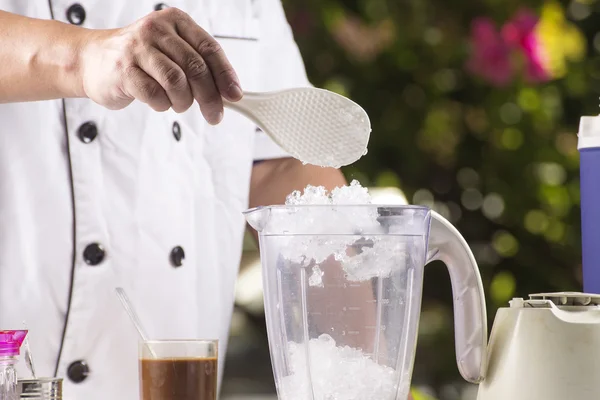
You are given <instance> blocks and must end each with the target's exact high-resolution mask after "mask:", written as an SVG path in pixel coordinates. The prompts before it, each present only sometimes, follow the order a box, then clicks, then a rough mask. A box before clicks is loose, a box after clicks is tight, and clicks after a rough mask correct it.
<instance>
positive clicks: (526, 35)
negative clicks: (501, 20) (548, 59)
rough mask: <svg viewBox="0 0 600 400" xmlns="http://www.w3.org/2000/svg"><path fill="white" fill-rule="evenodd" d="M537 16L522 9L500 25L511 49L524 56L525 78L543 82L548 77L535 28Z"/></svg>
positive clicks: (503, 36)
mask: <svg viewBox="0 0 600 400" xmlns="http://www.w3.org/2000/svg"><path fill="white" fill-rule="evenodd" d="M538 21H539V18H538V16H537V15H535V14H534V13H533V12H532V11H530V10H528V9H522V10H520V11H519V12H517V13H516V14H515V16H514V17H513V18H512V19H511V20H510V21H508V22H507V23H506V24H504V26H503V27H502V38H503V39H504V41H505V42H506V43H507V45H508V46H510V47H511V48H512V49H515V50H517V51H519V52H520V53H522V55H523V56H524V58H525V71H524V73H525V79H526V80H527V81H529V82H545V81H547V80H549V79H550V75H549V73H548V72H547V71H546V69H545V68H544V62H543V47H542V44H541V43H540V41H539V40H538V38H537V36H536V32H535V28H536V26H537V23H538Z"/></svg>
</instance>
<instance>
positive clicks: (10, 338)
mask: <svg viewBox="0 0 600 400" xmlns="http://www.w3.org/2000/svg"><path fill="white" fill-rule="evenodd" d="M25 336H27V331H0V357H12V356H18V355H19V354H21V345H22V344H23V341H24V340H25Z"/></svg>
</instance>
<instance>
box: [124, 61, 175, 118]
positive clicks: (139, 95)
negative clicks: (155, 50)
mask: <svg viewBox="0 0 600 400" xmlns="http://www.w3.org/2000/svg"><path fill="white" fill-rule="evenodd" d="M123 89H124V91H125V92H126V94H127V95H129V96H131V97H133V98H135V99H137V100H139V101H141V102H142V103H146V104H148V105H149V106H150V107H152V109H153V110H155V111H159V112H162V111H167V110H168V109H169V108H171V101H169V97H167V94H166V93H165V91H164V89H163V88H162V87H161V86H160V85H159V84H158V82H156V81H155V80H154V79H152V78H151V77H150V76H148V74H146V73H145V72H144V71H142V70H141V69H139V68H137V67H131V68H129V69H128V70H127V71H126V73H125V76H124V79H123Z"/></svg>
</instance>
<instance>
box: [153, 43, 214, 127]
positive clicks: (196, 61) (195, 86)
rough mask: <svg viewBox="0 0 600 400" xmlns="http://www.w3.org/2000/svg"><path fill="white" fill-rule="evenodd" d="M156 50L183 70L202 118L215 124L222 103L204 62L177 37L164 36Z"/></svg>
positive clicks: (190, 47)
mask: <svg viewBox="0 0 600 400" xmlns="http://www.w3.org/2000/svg"><path fill="white" fill-rule="evenodd" d="M157 45H158V48H159V49H160V50H161V51H162V52H164V54H166V55H167V56H168V57H169V58H170V59H171V60H173V62H175V63H176V64H177V65H179V67H180V68H181V69H182V70H183V72H184V73H185V75H186V76H187V81H188V82H189V85H190V87H191V90H192V94H193V96H194V98H195V99H196V100H197V101H198V104H199V105H200V110H201V111H202V114H203V115H204V118H206V120H207V121H208V122H209V123H212V124H217V123H219V122H221V119H222V117H223V101H222V100H221V94H220V93H219V91H218V89H217V87H216V85H215V82H214V78H213V76H212V74H211V72H210V70H209V68H208V65H207V64H206V62H205V61H204V60H203V59H202V57H200V55H199V54H198V53H197V52H196V51H195V50H194V49H193V48H192V46H190V45H189V44H188V43H187V42H186V41H185V40H183V39H181V38H180V37H179V36H175V35H173V36H171V35H169V36H165V37H164V38H163V39H161V40H159V41H158V43H157Z"/></svg>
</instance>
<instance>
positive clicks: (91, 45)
mask: <svg viewBox="0 0 600 400" xmlns="http://www.w3.org/2000/svg"><path fill="white" fill-rule="evenodd" d="M80 62H81V70H80V71H81V72H80V73H81V84H82V90H83V91H84V93H85V96H87V97H89V98H90V99H92V100H94V101H95V102H96V103H99V104H100V105H103V106H105V107H107V108H109V109H112V110H117V109H121V108H124V107H126V106H127V105H129V104H130V103H131V102H132V101H133V100H135V99H137V100H139V101H142V102H144V103H147V104H148V105H149V106H150V107H152V108H153V109H154V110H156V111H166V110H168V109H169V108H171V107H172V108H173V110H174V111H176V112H183V111H185V110H187V109H189V108H190V106H191V105H192V104H193V102H194V99H195V100H196V101H197V102H198V104H199V105H200V109H201V111H202V114H203V115H204V118H205V119H206V120H207V121H208V122H209V123H211V124H217V123H219V122H220V121H221V119H222V118H223V101H222V98H221V96H222V97H224V98H226V99H228V100H231V101H237V100H239V99H241V97H242V90H241V88H240V84H239V80H238V78H237V75H236V73H235V71H234V70H233V67H232V66H231V64H230V63H229V61H228V60H227V57H226V56H225V53H224V52H223V49H222V48H221V47H220V46H219V44H218V43H217V41H216V40H215V39H214V38H212V37H211V36H210V35H209V34H208V33H207V32H206V31H205V30H204V29H202V28H201V27H200V26H198V25H197V24H196V23H195V22H194V20H192V18H191V17H190V16H189V15H187V14H186V13H184V12H183V11H181V10H179V9H177V8H172V7H171V8H167V9H164V10H162V11H157V12H153V13H152V14H149V15H147V16H146V17H144V18H142V19H141V20H139V21H137V22H135V23H133V24H132V25H129V26H127V27H125V28H122V29H111V30H99V31H93V30H91V31H89V32H88V34H87V35H86V37H85V40H84V42H83V45H82V49H81V57H80Z"/></svg>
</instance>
